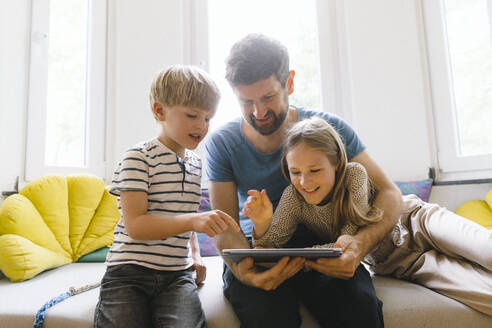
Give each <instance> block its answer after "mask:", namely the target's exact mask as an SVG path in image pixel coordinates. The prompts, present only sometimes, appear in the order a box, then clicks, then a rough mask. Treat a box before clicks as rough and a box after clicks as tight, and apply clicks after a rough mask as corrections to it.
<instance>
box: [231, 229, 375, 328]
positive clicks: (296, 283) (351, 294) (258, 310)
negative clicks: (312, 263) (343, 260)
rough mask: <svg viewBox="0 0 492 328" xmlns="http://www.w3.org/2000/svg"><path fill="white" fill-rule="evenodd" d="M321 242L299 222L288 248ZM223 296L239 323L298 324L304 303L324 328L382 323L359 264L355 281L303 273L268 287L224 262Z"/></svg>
mask: <svg viewBox="0 0 492 328" xmlns="http://www.w3.org/2000/svg"><path fill="white" fill-rule="evenodd" d="M320 243H322V241H319V240H317V238H316V237H315V236H314V235H313V234H311V233H310V232H309V231H307V230H306V229H305V227H303V226H302V225H300V226H299V228H298V231H296V233H295V235H294V237H293V238H292V239H291V240H290V241H289V243H288V244H287V245H286V247H307V246H311V245H315V244H320ZM222 278H223V281H224V295H225V296H226V298H227V299H228V300H229V302H230V303H231V305H232V307H233V309H234V312H235V313H236V315H237V316H238V318H239V321H240V322H241V327H248V328H251V327H265V328H267V327H268V328H272V327H282V328H287V327H299V326H300V325H301V317H300V315H299V311H298V308H299V304H298V302H302V303H303V304H304V305H305V306H306V308H307V309H308V310H309V312H310V313H311V314H312V315H313V317H314V318H315V319H316V320H317V321H318V323H319V324H320V325H321V327H331V328H336V327H339V328H356V327H368V328H380V327H384V321H383V309H382V306H383V304H382V302H381V301H380V300H379V299H378V298H377V297H376V292H375V290H374V286H373V284H372V280H371V276H370V274H369V272H368V271H367V270H366V269H365V267H364V266H363V265H362V264H361V265H359V267H358V268H357V270H356V271H355V273H354V276H353V277H352V278H351V279H348V280H343V279H337V278H332V277H328V276H325V275H323V274H321V273H319V272H317V271H314V270H312V271H307V272H305V271H302V270H301V271H300V272H298V273H297V274H296V275H295V276H294V277H292V278H290V279H288V280H286V281H284V283H282V284H281V285H280V286H278V287H277V289H275V290H272V291H265V290H263V289H259V288H254V287H251V286H247V285H244V284H243V283H241V281H239V280H237V279H236V277H234V275H233V274H232V272H231V271H230V270H229V268H227V266H225V265H224V273H223V276H222Z"/></svg>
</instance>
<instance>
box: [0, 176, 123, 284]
mask: <svg viewBox="0 0 492 328" xmlns="http://www.w3.org/2000/svg"><path fill="white" fill-rule="evenodd" d="M119 218H120V214H119V212H118V209H117V205H116V198H115V197H114V196H111V195H110V194H109V193H108V192H107V190H106V188H105V186H104V182H103V181H102V180H101V179H99V178H97V177H94V176H88V175H78V176H69V177H61V176H45V177H42V178H39V179H36V180H33V181H31V182H30V183H28V184H27V185H26V186H25V187H24V188H22V190H21V191H20V192H19V194H15V195H12V196H10V197H8V198H7V199H6V200H5V201H4V202H3V203H2V204H1V206H0V270H1V271H2V272H3V273H4V274H5V275H6V276H7V277H8V278H9V279H10V280H12V281H23V280H26V279H29V278H32V277H34V276H35V275H37V274H39V273H40V272H42V271H44V270H47V269H51V268H54V267H57V266H60V265H63V264H67V263H70V262H73V261H76V260H77V259H79V258H80V257H81V256H82V255H84V254H87V253H89V252H92V251H94V250H96V249H99V248H101V247H103V246H109V245H111V243H112V242H113V229H114V226H115V225H116V223H117V222H118V220H119Z"/></svg>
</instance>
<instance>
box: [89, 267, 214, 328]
mask: <svg viewBox="0 0 492 328" xmlns="http://www.w3.org/2000/svg"><path fill="white" fill-rule="evenodd" d="M94 327H100V328H110V327H125V328H132V327H135V328H137V327H138V328H145V327H155V328H158V327H173V328H175V327H183V328H189V327H206V323H205V315H204V313H203V309H202V306H201V303H200V299H199V297H198V292H197V286H196V284H195V281H194V280H193V276H192V272H191V271H189V270H184V271H160V270H153V269H149V268H146V267H142V266H139V265H134V264H122V265H115V266H109V267H108V268H107V269H106V273H105V274H104V277H103V279H102V281H101V291H100V294H99V302H98V304H97V307H96V311H95V313H94Z"/></svg>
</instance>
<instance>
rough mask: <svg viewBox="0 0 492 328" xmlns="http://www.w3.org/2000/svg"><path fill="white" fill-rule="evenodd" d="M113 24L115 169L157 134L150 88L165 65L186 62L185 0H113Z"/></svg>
mask: <svg viewBox="0 0 492 328" xmlns="http://www.w3.org/2000/svg"><path fill="white" fill-rule="evenodd" d="M109 10H110V23H109V42H110V46H109V52H110V53H109V60H108V63H109V72H110V76H109V104H108V105H109V108H110V116H109V118H110V122H111V124H110V140H112V141H113V143H112V144H111V145H112V147H111V148H110V150H109V152H110V153H109V156H108V159H109V161H110V165H108V168H109V171H110V172H112V171H113V169H114V166H115V165H116V164H117V161H118V160H119V159H120V157H121V155H122V154H123V152H124V151H125V150H127V149H128V148H129V147H131V146H132V145H134V144H135V143H137V142H139V141H143V140H147V139H149V138H151V137H155V135H156V131H157V130H156V124H155V122H154V118H153V116H152V113H151V111H150V106H149V86H150V83H151V82H152V78H153V77H154V76H155V74H156V73H157V72H158V71H160V70H161V69H163V68H164V67H165V66H166V65H170V64H178V63H184V51H183V48H184V42H183V32H182V31H183V29H182V28H181V26H183V9H182V1H169V0H168V1H162V0H146V1H133V0H117V1H116V0H112V1H110V6H109Z"/></svg>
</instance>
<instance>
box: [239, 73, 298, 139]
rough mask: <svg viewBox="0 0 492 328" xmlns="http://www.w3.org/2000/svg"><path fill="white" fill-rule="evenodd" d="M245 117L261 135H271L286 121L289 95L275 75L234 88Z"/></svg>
mask: <svg viewBox="0 0 492 328" xmlns="http://www.w3.org/2000/svg"><path fill="white" fill-rule="evenodd" d="M233 90H234V93H235V94H236V96H237V97H238V99H239V104H240V106H241V110H242V112H243V117H244V119H245V120H246V122H248V124H249V125H251V126H252V127H253V128H254V129H255V130H256V131H258V133H260V134H261V135H264V136H266V135H270V134H272V133H274V132H275V131H277V129H278V128H279V127H280V126H281V125H282V123H283V122H284V120H285V118H286V116H287V111H288V109H289V98H288V97H289V95H288V92H287V90H286V88H285V86H282V85H281V84H280V82H279V81H278V80H277V78H276V77H275V75H272V76H270V77H269V78H267V79H264V80H259V81H257V82H254V83H252V84H248V85H238V86H236V87H234V88H233Z"/></svg>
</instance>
